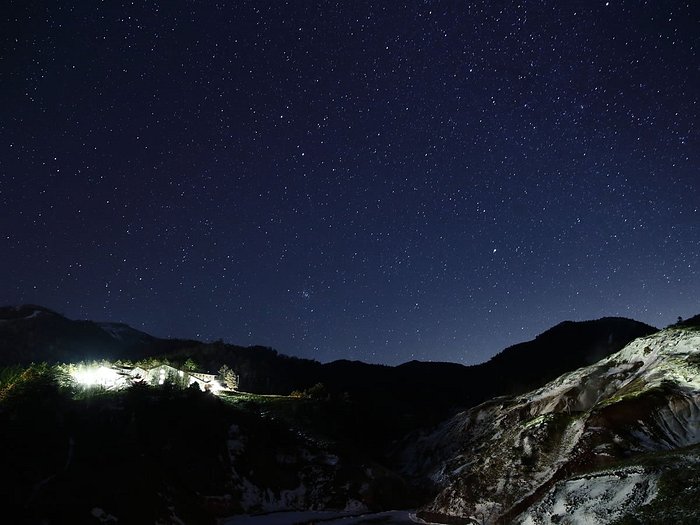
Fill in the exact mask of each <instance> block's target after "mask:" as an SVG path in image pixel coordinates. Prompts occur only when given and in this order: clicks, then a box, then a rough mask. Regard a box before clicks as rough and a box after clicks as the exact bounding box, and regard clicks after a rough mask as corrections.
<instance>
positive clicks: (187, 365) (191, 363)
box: [182, 357, 199, 372]
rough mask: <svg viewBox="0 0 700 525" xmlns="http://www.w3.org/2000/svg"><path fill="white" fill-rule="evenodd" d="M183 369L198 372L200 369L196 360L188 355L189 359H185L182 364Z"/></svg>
mask: <svg viewBox="0 0 700 525" xmlns="http://www.w3.org/2000/svg"><path fill="white" fill-rule="evenodd" d="M182 369H183V370H185V371H187V372H197V371H198V370H199V366H198V365H197V363H195V362H194V360H193V359H192V358H191V357H188V358H187V361H185V364H184V365H182Z"/></svg>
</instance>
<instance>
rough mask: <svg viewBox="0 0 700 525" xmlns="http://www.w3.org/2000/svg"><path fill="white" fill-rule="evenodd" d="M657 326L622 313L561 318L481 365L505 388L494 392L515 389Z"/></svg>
mask: <svg viewBox="0 0 700 525" xmlns="http://www.w3.org/2000/svg"><path fill="white" fill-rule="evenodd" d="M657 331H658V330H657V329H656V328H654V327H653V326H649V325H647V324H644V323H640V322H637V321H632V320H630V319H625V318H623V317H604V318H602V319H598V320H596V321H580V322H572V321H564V322H563V323H560V324H558V325H556V326H554V327H553V328H550V329H549V330H547V331H546V332H543V333H541V334H540V335H538V336H537V337H536V338H535V339H534V340H532V341H528V342H526V343H520V344H517V345H514V346H511V347H509V348H506V349H505V350H503V351H502V352H500V353H499V354H497V355H495V356H494V357H493V358H491V360H490V361H488V362H487V363H486V364H485V365H484V373H485V374H487V375H488V376H489V377H491V378H492V379H493V380H494V381H495V382H496V383H498V384H505V385H508V387H507V388H506V389H505V390H502V389H499V390H500V391H498V392H496V391H493V394H494V395H501V394H504V393H518V392H522V391H525V390H529V389H531V388H534V387H535V386H538V385H541V384H542V383H543V382H546V381H549V380H551V379H554V378H555V377H557V376H559V375H561V374H563V373H564V372H567V371H569V370H574V369H576V368H580V367H582V366H587V365H591V364H593V363H595V362H597V361H599V360H601V359H603V358H604V357H607V356H609V355H610V354H611V353H613V352H617V351H618V350H620V349H621V348H622V347H624V346H625V345H626V344H627V343H629V342H630V341H632V340H634V339H636V338H637V337H643V336H646V335H650V334H653V333H655V332H657Z"/></svg>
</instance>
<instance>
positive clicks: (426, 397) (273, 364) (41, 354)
mask: <svg viewBox="0 0 700 525" xmlns="http://www.w3.org/2000/svg"><path fill="white" fill-rule="evenodd" d="M655 331H656V329H655V328H653V327H651V326H649V325H646V324H644V323H639V322H637V321H633V320H630V319H624V318H603V319H599V320H596V321H584V322H571V321H567V322H563V323H561V324H559V325H557V326H555V327H554V328H552V329H550V330H547V331H546V332H544V333H543V334H541V335H539V336H538V337H536V338H535V339H534V340H532V341H529V342H526V343H520V344H518V345H515V346H512V347H510V348H507V349H505V350H504V351H502V352H501V353H499V354H498V355H496V356H495V357H494V358H492V359H491V360H490V361H488V362H487V363H483V364H480V365H475V366H463V365H460V364H456V363H433V362H418V361H411V362H409V363H405V364H403V365H400V366H396V367H389V366H384V365H372V364H367V363H362V362H359V361H347V360H340V361H335V362H332V363H327V364H321V363H319V362H317V361H312V360H308V359H299V358H295V357H289V356H285V355H283V354H279V353H278V352H277V351H275V350H273V349H271V348H265V347H260V346H252V347H241V346H236V345H229V344H224V343H223V342H215V343H201V342H198V341H183V340H164V339H158V338H155V337H152V336H150V335H148V334H145V333H143V332H140V331H138V330H135V329H133V328H130V327H129V326H127V325H124V324H118V323H96V322H92V321H73V320H69V319H67V318H65V317H64V316H62V315H60V314H57V313H56V312H52V311H51V310H48V309H46V308H43V307H40V306H34V305H25V306H19V307H4V308H0V364H27V363H30V362H40V361H46V362H61V361H63V362H70V361H79V360H90V359H101V358H106V359H112V360H116V359H142V358H145V357H149V356H163V355H166V356H167V357H168V358H170V359H171V360H173V361H175V362H177V361H184V360H186V359H187V358H192V359H194V361H195V362H197V363H198V364H199V365H200V366H201V367H202V368H203V369H204V370H208V371H213V372H215V371H217V370H218V369H219V368H220V367H221V365H222V364H226V365H228V366H229V367H231V368H232V369H233V370H234V371H236V373H238V374H239V376H240V383H239V387H240V389H241V390H243V391H247V392H253V393H261V394H289V393H290V392H291V391H293V390H297V391H303V390H306V389H308V388H310V387H312V386H313V385H315V384H317V383H322V384H323V385H324V387H325V390H326V391H327V392H328V393H329V394H330V395H332V396H345V397H349V399H352V400H353V401H354V402H356V404H357V406H358V407H361V408H358V410H361V411H362V417H363V418H365V419H366V420H367V421H374V424H376V426H377V430H378V432H376V433H374V435H375V436H385V437H386V438H387V439H389V438H391V439H393V438H396V437H399V436H400V435H401V434H402V433H403V432H404V431H405V430H407V429H409V428H414V427H415V426H416V425H419V424H430V423H436V422H437V421H439V420H440V419H442V418H444V417H446V416H447V415H448V414H449V413H450V410H452V409H454V408H466V407H470V406H474V405H476V404H477V403H480V402H482V401H484V400H486V399H489V398H491V397H493V396H496V395H503V394H507V393H518V392H524V391H526V390H528V389H530V388H534V387H536V386H539V385H542V384H544V383H545V382H546V381H549V380H551V379H553V378H554V377H556V376H558V375H559V374H561V373H563V372H566V371H569V370H573V369H576V368H579V367H581V366H586V365H589V364H591V363H593V362H595V361H597V360H598V359H601V358H603V357H605V356H607V355H610V354H611V353H613V352H616V351H618V350H620V349H621V348H622V347H623V346H624V345H625V344H627V343H629V342H630V341H631V340H633V339H635V338H637V337H641V336H645V335H648V334H650V333H653V332H655ZM387 413H391V414H392V417H390V418H387V417H386V414H387ZM383 429H384V430H385V431H386V432H383V431H382V430H383ZM391 439H389V441H390V440H391ZM383 441H385V440H383ZM369 445H371V446H374V445H376V443H371V444H368V446H369Z"/></svg>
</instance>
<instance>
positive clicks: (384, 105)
mask: <svg viewBox="0 0 700 525" xmlns="http://www.w3.org/2000/svg"><path fill="white" fill-rule="evenodd" d="M693 4H695V5H693ZM699 15H700V9H698V5H697V4H696V3H695V2H683V1H673V2H671V1H663V0H660V1H656V0H655V1H649V2H642V1H614V0H610V1H609V2H607V1H595V0H590V1H589V0H586V1H570V2H560V1H537V2H535V1H521V2H505V1H503V2H502V1H498V2H493V1H483V2H476V1H475V2H467V1H465V2H458V1H450V2H439V1H415V2H398V1H396V2H394V1H386V2H384V1H383V2H379V1H377V2H365V1H362V0H352V1H349V0H348V1H340V2H338V1H324V2H318V1H314V2H312V1H305V0H299V1H293V2H283V1H281V0H275V1H255V2H248V1H235V2H233V1H231V2H199V1H197V2H195V1H182V0H172V1H167V2H166V1H162V2H157V1H156V2H154V1H143V2H141V1H134V2H118V1H101V2H98V1H82V2H80V1H78V2H25V1H21V0H16V1H10V2H9V7H6V8H3V10H2V14H0V19H1V20H2V26H1V27H2V29H1V30H0V42H1V46H0V100H1V101H2V102H1V104H0V254H2V257H0V276H1V278H0V303H3V304H14V303H37V304H42V305H45V306H48V307H50V308H52V309H55V310H57V311H59V312H61V313H63V314H65V315H67V316H69V317H72V318H77V319H95V320H105V321H106V320H109V321H122V322H126V323H129V324H131V325H132V326H134V327H136V328H139V329H142V330H145V331H147V332H149V333H151V334H153V335H157V336H162V337H189V338H199V339H202V340H217V339H223V340H224V341H226V342H230V343H235V344H242V345H251V344H261V345H266V346H272V347H274V348H276V349H278V350H279V351H280V352H282V353H286V354H289V355H295V356H301V357H308V358H314V359H318V360H320V361H324V362H325V361H331V360H335V359H360V360H363V361H368V362H373V363H386V364H398V363H401V362H405V361H408V360H412V359H419V360H440V361H455V362H459V363H464V364H472V363H477V362H481V361H483V360H485V359H487V358H489V357H490V356H491V355H493V354H495V353H496V352H498V351H500V350H502V349H503V348H504V347H506V346H508V345H510V344H514V343H517V342H520V341H524V340H528V339H531V338H532V337H534V336H535V335H536V334H538V333H540V332H542V331H544V330H545V329H547V328H549V327H551V326H553V325H554V324H556V323H558V322H561V321H563V320H566V319H571V320H584V319H594V318H599V317H603V316H608V315H619V316H625V317H631V318H634V319H637V320H640V321H645V322H648V323H650V324H653V325H655V326H659V327H662V326H666V325H667V324H669V323H671V322H674V321H675V320H676V319H677V317H678V316H683V317H687V316H691V315H694V314H697V313H699V312H700V301H699V300H698V298H699V297H700V275H699V273H700V272H699V269H698V263H699V260H700V173H699V171H700V169H699V168H700V162H699V161H700V141H699V140H698V95H699V94H700V76H699V73H698V61H697V47H698V35H699V34H700V31H699V24H698V20H699V19H700V16H699Z"/></svg>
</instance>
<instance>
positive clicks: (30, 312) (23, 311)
mask: <svg viewBox="0 0 700 525" xmlns="http://www.w3.org/2000/svg"><path fill="white" fill-rule="evenodd" d="M40 315H50V316H55V317H63V316H62V315H61V314H59V313H57V312H54V311H53V310H50V309H49V308H46V307H45V306H40V305H37V304H19V305H10V306H0V321H16V320H21V319H33V318H35V317H38V316H40Z"/></svg>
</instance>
